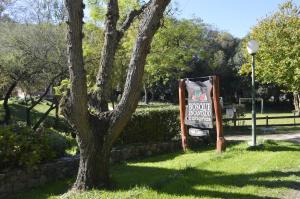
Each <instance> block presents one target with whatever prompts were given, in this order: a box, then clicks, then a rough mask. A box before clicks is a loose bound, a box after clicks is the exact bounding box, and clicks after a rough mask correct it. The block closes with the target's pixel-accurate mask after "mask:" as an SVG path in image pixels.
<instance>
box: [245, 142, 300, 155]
mask: <svg viewBox="0 0 300 199" xmlns="http://www.w3.org/2000/svg"><path fill="white" fill-rule="evenodd" d="M283 143H284V142H281V144H278V143H277V142H276V141H273V140H267V141H266V142H264V144H263V145H259V146H257V147H253V148H248V149H247V150H248V151H272V152H281V151H300V150H299V143H298V144H297V143H295V142H293V140H290V141H286V143H289V145H288V146H286V145H284V144H283ZM291 143H293V144H291Z"/></svg>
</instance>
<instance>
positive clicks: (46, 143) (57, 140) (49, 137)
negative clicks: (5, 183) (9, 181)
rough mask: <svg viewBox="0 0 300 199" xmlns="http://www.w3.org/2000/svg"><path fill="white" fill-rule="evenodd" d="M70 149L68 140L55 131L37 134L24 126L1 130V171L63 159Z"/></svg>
mask: <svg viewBox="0 0 300 199" xmlns="http://www.w3.org/2000/svg"><path fill="white" fill-rule="evenodd" d="M68 147H69V144H68V140H67V139H66V138H65V137H64V136H62V135H60V134H59V133H58V132H57V131H55V130H51V129H47V130H44V131H42V132H39V133H36V132H34V131H32V129H31V128H28V127H25V126H24V125H23V124H17V125H11V126H7V127H3V128H0V170H1V169H4V168H9V167H28V168H29V167H32V166H35V165H37V164H39V163H41V162H43V161H48V160H52V159H54V158H58V157H62V156H63V155H64V154H65V150H66V149H67V148H68Z"/></svg>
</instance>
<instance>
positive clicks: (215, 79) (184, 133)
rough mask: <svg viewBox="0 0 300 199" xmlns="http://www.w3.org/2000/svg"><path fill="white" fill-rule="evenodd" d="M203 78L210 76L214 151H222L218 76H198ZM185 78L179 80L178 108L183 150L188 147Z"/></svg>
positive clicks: (223, 139)
mask: <svg viewBox="0 0 300 199" xmlns="http://www.w3.org/2000/svg"><path fill="white" fill-rule="evenodd" d="M203 78H209V79H210V78H212V80H213V81H212V91H213V92H212V97H213V100H212V101H213V107H214V113H215V118H216V131H217V143H216V151H217V152H223V151H225V149H226V145H225V138H224V135H223V125H222V112H221V106H220V100H219V97H220V89H219V77H218V76H208V77H200V78H199V79H203ZM187 80H188V78H186V79H181V80H180V81H179V110H180V127H181V141H182V148H183V150H184V151H185V150H187V149H188V143H187V135H188V133H187V126H186V124H185V118H186V98H185V92H186V83H185V82H186V81H187Z"/></svg>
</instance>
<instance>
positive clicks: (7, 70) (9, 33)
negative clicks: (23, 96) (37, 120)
mask: <svg viewBox="0 0 300 199" xmlns="http://www.w3.org/2000/svg"><path fill="white" fill-rule="evenodd" d="M1 27H2V29H1V30H0V36H1V38H0V44H1V47H0V52H1V53H0V61H1V62H0V63H1V67H0V70H1V73H2V75H3V76H5V81H3V82H2V83H1V85H0V87H2V88H4V89H6V90H7V91H6V95H5V98H4V103H3V107H4V109H5V118H4V123H9V120H10V111H9V106H8V100H9V98H10V96H11V93H12V92H13V90H14V88H15V87H16V86H17V85H18V86H19V87H20V88H22V90H23V91H25V92H26V93H27V94H29V95H30V94H33V93H35V92H36V91H41V90H44V89H45V88H47V87H48V84H50V83H51V82H53V81H54V80H52V79H53V77H56V76H57V74H60V73H62V72H63V71H65V72H66V70H65V69H66V50H65V47H64V43H65V36H64V32H65V26H63V25H53V24H20V23H15V22H14V23H10V22H7V23H1ZM65 74H66V73H64V75H65ZM48 90H49V89H48ZM43 96H44V95H43ZM40 101H41V99H40V100H38V101H37V102H38V103H39V102H40ZM38 103H36V102H34V103H33V104H32V105H31V106H30V107H28V109H27V113H28V114H27V116H28V117H27V119H28V122H27V123H28V125H30V124H31V122H30V117H29V116H30V110H31V109H33V108H34V107H35V105H37V104H38Z"/></svg>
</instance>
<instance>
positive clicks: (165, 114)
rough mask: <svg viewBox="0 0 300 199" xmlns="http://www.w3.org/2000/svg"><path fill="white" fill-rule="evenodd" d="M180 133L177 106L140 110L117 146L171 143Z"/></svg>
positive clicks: (133, 116) (149, 107) (132, 118)
mask: <svg viewBox="0 0 300 199" xmlns="http://www.w3.org/2000/svg"><path fill="white" fill-rule="evenodd" d="M179 131H180V122H179V109H178V107H177V106H171V105H164V106H154V107H151V106H148V107H146V108H138V109H137V110H136V112H135V113H134V114H133V115H132V117H131V120H130V121H129V123H128V125H127V126H126V127H125V129H124V132H123V134H122V135H121V137H120V139H119V142H118V143H117V144H132V143H149V142H163V141H170V140H171V139H172V138H174V137H175V136H176V135H178V134H179Z"/></svg>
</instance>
